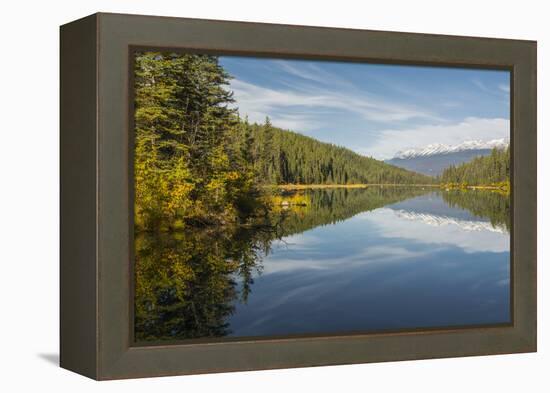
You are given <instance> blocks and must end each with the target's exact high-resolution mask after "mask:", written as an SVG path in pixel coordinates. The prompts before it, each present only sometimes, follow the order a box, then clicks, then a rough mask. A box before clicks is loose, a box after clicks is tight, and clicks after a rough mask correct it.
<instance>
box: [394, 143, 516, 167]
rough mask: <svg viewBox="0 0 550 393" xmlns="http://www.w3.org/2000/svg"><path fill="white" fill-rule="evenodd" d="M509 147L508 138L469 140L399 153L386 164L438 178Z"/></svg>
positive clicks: (432, 145) (431, 145)
mask: <svg viewBox="0 0 550 393" xmlns="http://www.w3.org/2000/svg"><path fill="white" fill-rule="evenodd" d="M508 145H509V140H508V139H506V138H501V139H492V140H489V141H482V140H468V141H465V142H462V143H459V144H456V145H446V144H440V143H435V144H430V145H427V146H425V147H420V148H414V149H409V150H403V151H399V152H397V153H396V154H395V156H394V157H393V158H392V159H390V160H386V162H387V163H388V164H392V165H395V166H398V167H401V168H404V169H408V170H411V171H415V172H418V173H422V174H424V175H429V176H438V175H440V174H441V173H442V172H443V170H444V169H445V168H448V167H449V166H451V165H458V164H462V163H463V162H467V161H470V160H472V159H473V158H475V157H479V156H486V155H488V154H490V153H491V150H492V149H494V148H497V149H505V148H506V147H508Z"/></svg>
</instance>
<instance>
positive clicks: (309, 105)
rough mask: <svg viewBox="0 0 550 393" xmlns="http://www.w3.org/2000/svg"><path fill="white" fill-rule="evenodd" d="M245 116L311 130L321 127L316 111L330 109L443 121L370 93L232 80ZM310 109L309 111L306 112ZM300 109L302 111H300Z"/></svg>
mask: <svg viewBox="0 0 550 393" xmlns="http://www.w3.org/2000/svg"><path fill="white" fill-rule="evenodd" d="M231 89H232V90H233V92H234V94H235V98H236V100H237V103H238V108H239V112H240V114H241V116H245V115H246V116H248V117H249V119H250V121H252V122H262V121H263V120H264V119H265V117H266V116H269V117H270V118H271V119H272V122H273V124H275V125H277V126H281V127H283V128H284V127H285V125H292V126H294V129H295V130H296V131H307V130H310V129H313V128H316V127H317V126H319V122H318V120H317V119H318V118H317V116H316V113H315V111H323V110H326V109H332V110H338V111H344V112H351V113H354V114H357V115H359V116H361V117H362V118H363V119H364V120H368V121H374V122H378V123H395V122H402V121H407V120H411V119H424V120H439V118H438V117H437V116H436V115H435V114H433V113H431V112H429V111H426V110H423V109H421V108H416V107H414V106H412V105H404V104H399V103H395V102H390V101H387V100H384V99H382V98H380V97H376V96H374V95H371V94H368V93H367V92H365V93H362V94H357V93H354V94H350V93H348V92H342V90H341V89H337V88H333V89H331V88H329V87H326V88H320V87H317V88H312V89H310V92H309V93H306V92H304V91H303V89H301V90H300V89H297V88H296V89H290V88H288V89H273V88H267V87H263V86H258V85H254V84H252V83H248V82H245V81H242V80H239V79H234V80H232V81H231ZM303 109H308V110H309V113H304V111H303ZM296 111H299V112H300V113H299V114H296Z"/></svg>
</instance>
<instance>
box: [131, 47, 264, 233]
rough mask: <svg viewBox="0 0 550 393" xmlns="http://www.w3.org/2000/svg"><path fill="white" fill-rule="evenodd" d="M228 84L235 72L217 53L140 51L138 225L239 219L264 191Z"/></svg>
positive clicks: (171, 226) (166, 225) (169, 226)
mask: <svg viewBox="0 0 550 393" xmlns="http://www.w3.org/2000/svg"><path fill="white" fill-rule="evenodd" d="M228 83H229V75H228V74H227V73H226V72H225V71H224V70H223V68H222V67H221V66H220V65H219V64H218V60H217V58H216V57H213V56H207V55H190V54H187V55H185V54H175V53H164V52H162V53H161V52H143V53H139V54H138V55H137V56H136V62H135V134H136V135H135V146H136V148H135V157H134V159H135V161H134V169H135V179H136V181H135V215H136V217H135V223H136V229H137V230H141V231H158V230H161V231H165V230H175V229H181V228H183V227H184V226H185V225H189V224H192V225H194V226H197V225H210V224H220V223H225V222H230V221H235V220H236V219H237V218H239V217H240V216H239V214H238V211H239V210H240V208H241V206H245V205H247V203H246V202H247V201H246V199H247V198H254V196H255V195H256V194H257V190H256V189H255V183H254V178H255V174H254V168H253V167H252V164H251V162H250V157H249V156H248V152H247V151H246V144H243V143H242V141H241V140H242V139H243V135H244V134H243V133H244V127H243V125H242V124H241V122H240V121H239V118H238V116H237V114H236V112H235V110H234V109H230V108H229V105H230V104H231V103H233V98H232V93H231V92H230V91H229V90H228V89H227V87H226V86H227V84H228ZM245 141H246V140H245ZM248 205H249V207H250V209H251V210H255V209H257V208H259V207H261V206H258V204H254V203H248ZM248 213H249V214H251V213H253V212H252V211H249V212H248Z"/></svg>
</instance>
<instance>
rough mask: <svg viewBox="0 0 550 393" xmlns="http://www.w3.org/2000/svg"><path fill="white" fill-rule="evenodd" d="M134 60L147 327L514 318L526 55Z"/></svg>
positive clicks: (359, 326) (241, 334)
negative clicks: (515, 132) (514, 132)
mask: <svg viewBox="0 0 550 393" xmlns="http://www.w3.org/2000/svg"><path fill="white" fill-rule="evenodd" d="M133 61H134V70H133V72H134V75H133V76H134V78H133V103H134V111H133V128H134V141H133V142H134V143H133V145H134V146H133V156H132V160H133V175H134V176H133V179H134V190H133V191H134V192H133V207H134V250H133V251H134V259H135V260H134V265H133V266H134V280H135V282H134V285H133V287H134V296H133V298H134V317H133V335H134V340H135V342H137V343H156V342H162V343H170V342H173V343H181V342H192V341H189V340H226V339H239V338H245V337H248V338H250V337H254V338H263V337H270V338H272V337H294V336H299V337H301V336H322V335H339V334H356V333H357V334H363V333H370V332H390V331H406V330H418V329H446V328H467V327H472V326H486V325H487V326H492V325H502V324H509V323H511V308H510V304H511V288H510V265H511V262H510V234H511V219H510V196H511V195H510V193H511V187H510V181H511V179H510V73H509V71H505V70H496V69H472V68H447V67H428V66H412V65H390V64H372V63H361V62H337V61H321V60H297V59H283V58H267V57H266V58H264V57H240V56H213V55H210V54H201V53H183V52H171V51H139V52H136V53H135V54H134V59H133Z"/></svg>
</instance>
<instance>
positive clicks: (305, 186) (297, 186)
mask: <svg viewBox="0 0 550 393" xmlns="http://www.w3.org/2000/svg"><path fill="white" fill-rule="evenodd" d="M439 186H440V185H439V184H392V183H382V184H378V183H368V184H278V185H270V186H266V187H267V188H269V187H273V188H278V189H280V190H287V191H294V190H311V189H323V188H368V187H439Z"/></svg>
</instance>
